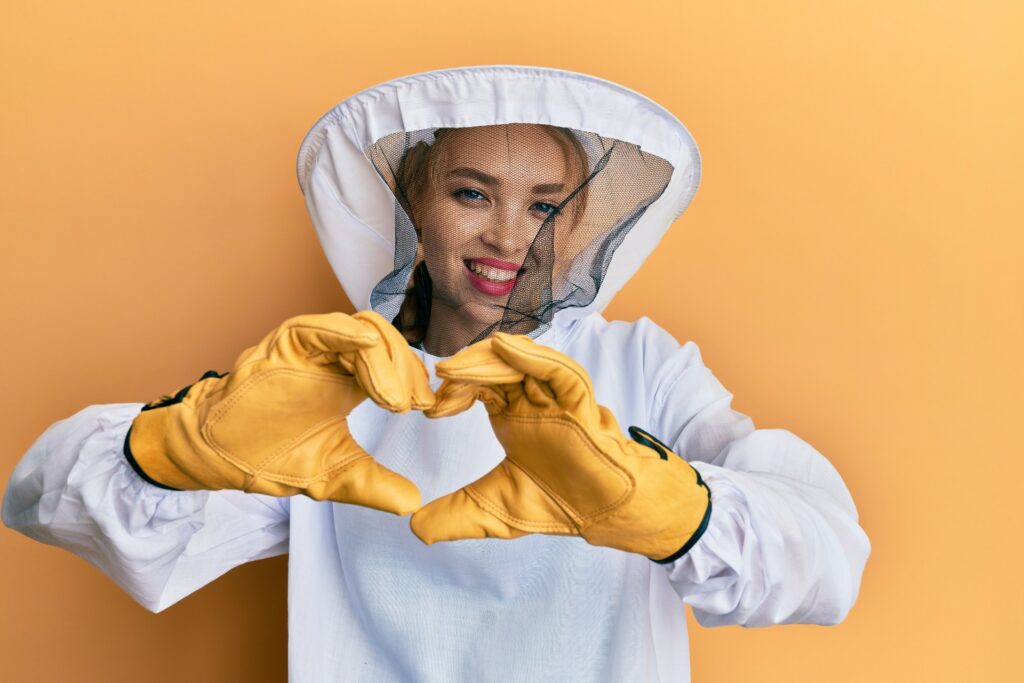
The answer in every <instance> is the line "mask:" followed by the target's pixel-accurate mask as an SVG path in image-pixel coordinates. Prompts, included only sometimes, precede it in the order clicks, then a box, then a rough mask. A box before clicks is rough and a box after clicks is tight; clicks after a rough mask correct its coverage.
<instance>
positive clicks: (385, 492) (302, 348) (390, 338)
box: [125, 312, 434, 514]
mask: <svg viewBox="0 0 1024 683" xmlns="http://www.w3.org/2000/svg"><path fill="white" fill-rule="evenodd" d="M367 397H369V398H371V399H372V400H373V401H374V402H375V403H377V404H378V405H380V406H382V407H384V408H387V409H388V410H391V411H394V412H405V411H408V410H409V409H411V408H415V409H423V408H426V407H429V406H431V405H433V403H434V394H433V391H431V389H430V385H429V384H428V375H427V371H426V369H425V368H424V367H423V364H422V363H421V362H420V360H419V358H417V357H416V356H415V355H414V354H413V353H412V352H411V350H410V349H409V345H408V344H407V343H406V341H405V339H403V338H402V335H401V334H399V332H398V331H397V330H396V329H395V328H394V327H393V326H392V325H391V324H390V323H388V322H387V321H386V320H384V318H382V317H381V316H379V315H377V314H376V313H373V312H360V313H356V314H355V315H347V314H345V313H328V314H326V315H301V316H297V317H295V318H291V319H289V320H287V321H285V322H284V323H283V324H282V325H280V326H279V327H278V328H277V329H275V330H274V331H273V332H271V333H270V334H268V335H267V336H266V337H265V338H264V339H263V341H261V342H260V343H259V344H258V345H256V346H253V347H251V348H249V349H247V350H245V351H244V352H243V353H242V354H241V355H240V356H239V357H238V359H237V360H236V361H235V366H234V368H233V369H232V370H231V372H230V373H227V374H225V375H222V376H218V375H217V373H215V372H208V373H206V374H205V375H204V376H203V378H201V379H200V381H198V382H196V383H195V384H193V385H191V386H190V387H186V388H185V389H182V390H181V391H180V392H178V394H177V395H176V396H175V397H173V398H172V397H166V398H165V399H164V400H162V401H158V402H155V403H150V404H148V405H147V406H146V407H145V408H143V409H142V412H141V413H139V415H138V416H137V417H136V418H135V419H134V420H133V422H132V427H131V429H130V430H129V432H128V437H127V438H126V439H125V455H126V456H127V457H128V459H129V461H130V462H132V463H133V465H134V466H135V467H136V469H137V470H140V474H143V476H144V477H146V478H147V479H148V480H149V481H150V482H152V483H154V484H157V485H159V486H163V487H165V488H175V489H190V490H197V489H208V490H216V489H240V490H242V491H248V492H255V493H265V494H269V495H272V496H291V495H295V494H299V493H302V494H305V495H307V496H309V497H310V498H314V499H316V500H333V501H337V502H341V503H355V504H358V505H364V506H367V507H371V508H376V509H378V510H385V511H387V512H393V513H396V514H407V513H409V512H412V511H413V510H416V509H417V508H419V506H420V492H419V489H417V488H416V486H415V485H414V484H413V483H412V482H410V481H409V480H407V479H405V478H404V477H402V476H400V475H398V474H396V473H395V472H393V471H391V470H389V469H387V468H386V467H383V466H382V465H379V464H377V463H376V462H375V461H374V460H373V458H372V457H371V456H370V454H369V453H367V452H366V451H364V450H363V449H362V448H361V447H360V446H359V444H357V443H356V442H355V440H354V439H353V438H352V435H351V434H350V433H349V430H348V423H347V420H346V418H347V416H348V414H349V412H350V411H351V410H352V409H353V408H355V407H356V406H357V405H358V404H359V403H361V402H362V401H363V400H364V399H366V398H367Z"/></svg>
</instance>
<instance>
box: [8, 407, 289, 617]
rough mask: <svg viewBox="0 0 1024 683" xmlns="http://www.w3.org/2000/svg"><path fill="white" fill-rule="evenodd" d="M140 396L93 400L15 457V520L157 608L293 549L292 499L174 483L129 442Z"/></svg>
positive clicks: (11, 496) (11, 509) (11, 488)
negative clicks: (134, 458)
mask: <svg viewBox="0 0 1024 683" xmlns="http://www.w3.org/2000/svg"><path fill="white" fill-rule="evenodd" d="M141 408H142V404H141V403H124V404H108V405H94V406H89V407H87V408H85V409H83V410H81V411H79V412H78V413H76V414H74V415H72V416H71V417H69V418H66V419H64V420H60V421H59V422H56V423H54V424H53V425H51V426H50V427H49V428H48V429H47V430H46V431H45V432H44V433H43V434H42V435H41V436H40V437H39V438H38V439H37V440H36V442H35V443H34V444H33V445H32V446H31V447H30V448H29V450H28V452H27V453H26V454H25V456H24V457H23V458H22V459H21V461H20V462H19V463H18V465H17V467H15V470H14V472H13V474H12V475H11V478H10V480H9V482H8V485H7V491H6V492H5V494H4V499H3V521H4V524H6V525H7V526H8V527H10V528H12V529H15V530H17V531H20V532H21V533H23V534H25V535H26V536H29V537H31V538H34V539H36V540H38V541H41V542H43V543H48V544H51V545H55V546H58V547H61V548H65V549H66V550H70V551H71V552H73V553H75V554H76V555H78V556H80V557H82V558H83V559H85V560H87V561H88V562H90V563H92V564H93V565H95V566H96V567H98V568H99V569H100V570H101V571H102V572H103V573H105V574H106V575H107V576H108V577H110V578H111V579H112V580H113V581H115V582H116V583H117V584H118V585H119V586H121V588H123V589H124V590H125V591H126V592H127V593H129V594H130V595H131V596H132V597H133V598H134V599H135V600H136V601H138V602H139V603H140V604H142V605H143V606H144V607H146V608H147V609H149V610H150V611H153V612H159V611H161V610H163V609H165V608H166V607H168V606H170V605H172V604H174V603H175V602H177V601H178V600H180V599H181V598H183V597H185V596H186V595H188V594H190V593H192V592H194V591H196V590H198V589H199V588H201V587H202V586H204V585H206V584H207V583H209V582H210V581H213V580H214V579H216V578H217V577H218V576H221V575H222V574H224V573H225V572H227V571H228V570H230V569H232V568H233V567H236V566H238V565H240V564H242V563H244V562H248V561H250V560H258V559H262V558H266V557H272V556H274V555H280V554H282V553H285V552H287V550H288V519H289V505H288V499H278V498H271V497H268V496H260V495H254V494H246V493H243V492H241V491H168V490H165V489H161V488H159V487H156V486H153V485H151V484H148V483H147V482H145V481H144V480H143V479H142V478H141V477H140V476H139V475H138V474H136V472H135V471H134V470H133V469H132V468H131V466H130V465H129V464H128V462H127V460H126V459H125V457H124V455H123V452H122V447H123V444H124V439H125V435H126V434H127V432H128V428H129V427H130V426H131V422H132V420H133V418H134V417H135V416H136V415H138V413H139V410H140V409H141Z"/></svg>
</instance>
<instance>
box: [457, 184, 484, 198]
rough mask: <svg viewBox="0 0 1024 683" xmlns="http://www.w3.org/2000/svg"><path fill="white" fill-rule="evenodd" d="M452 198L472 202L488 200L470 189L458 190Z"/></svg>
mask: <svg viewBox="0 0 1024 683" xmlns="http://www.w3.org/2000/svg"><path fill="white" fill-rule="evenodd" d="M452 196H453V197H457V198H460V199H471V200H479V199H487V198H486V197H485V196H484V195H483V194H482V193H481V192H478V191H477V190H474V189H472V188H468V187H464V188H462V189H461V190H456V191H455V192H453V193H452Z"/></svg>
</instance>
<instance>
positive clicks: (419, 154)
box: [392, 124, 589, 344]
mask: <svg viewBox="0 0 1024 683" xmlns="http://www.w3.org/2000/svg"><path fill="white" fill-rule="evenodd" d="M529 125H536V126H540V127H542V128H543V129H544V130H546V131H547V132H548V133H549V134H550V135H551V136H552V137H553V138H554V139H555V141H556V142H558V143H559V145H561V147H562V150H563V152H565V156H566V160H567V161H568V162H569V167H570V170H571V172H572V176H573V177H574V178H576V179H577V182H576V183H575V185H574V190H573V194H572V195H570V197H571V202H570V204H571V208H570V210H569V211H568V212H567V213H568V214H569V215H570V216H571V217H572V219H571V225H572V226H576V225H578V224H579V222H580V221H581V220H582V217H583V214H584V212H585V211H586V204H587V190H588V187H587V184H586V181H587V180H588V175H589V158H588V156H587V152H586V150H585V149H584V148H583V145H582V144H580V142H579V140H578V139H577V138H576V136H575V135H574V134H573V132H572V131H571V130H569V129H568V128H560V127H557V126H551V125H547V124H529ZM453 130H457V129H454V128H438V129H437V130H436V131H434V142H433V143H427V142H423V141H421V142H417V143H416V144H415V145H413V146H412V147H410V148H409V149H408V150H406V151H405V153H404V154H403V155H402V158H401V161H400V162H399V164H398V169H397V171H396V173H395V186H396V187H395V196H396V197H397V198H398V201H399V203H400V204H401V205H402V208H403V209H405V212H406V214H407V215H408V216H409V218H410V219H411V220H412V223H413V227H414V228H415V229H416V236H417V238H418V239H419V245H418V246H417V249H416V260H415V265H414V266H413V269H412V275H411V276H410V278H409V286H408V288H407V289H406V292H405V298H404V299H403V300H402V305H401V307H400V308H399V311H398V315H396V316H395V319H394V320H393V321H392V324H393V325H394V326H395V327H396V328H397V329H398V331H399V332H401V333H402V335H403V336H404V337H405V338H406V340H407V341H408V342H409V343H411V344H420V343H422V342H423V339H424V338H425V337H426V334H427V326H428V325H429V324H430V306H431V302H432V298H433V283H432V281H431V279H430V273H429V272H428V271H427V263H426V261H425V260H424V258H423V236H422V234H421V233H420V228H419V226H418V225H417V224H416V216H415V209H414V207H415V206H416V205H417V204H418V202H419V200H420V199H421V198H422V196H423V194H424V193H425V192H426V191H427V189H429V188H430V187H431V186H432V185H433V184H434V183H435V182H436V181H437V162H438V158H439V157H440V154H439V153H438V151H439V149H440V148H441V145H439V144H438V142H441V141H443V139H444V138H445V137H446V136H447V135H448V134H450V133H451V131H453Z"/></svg>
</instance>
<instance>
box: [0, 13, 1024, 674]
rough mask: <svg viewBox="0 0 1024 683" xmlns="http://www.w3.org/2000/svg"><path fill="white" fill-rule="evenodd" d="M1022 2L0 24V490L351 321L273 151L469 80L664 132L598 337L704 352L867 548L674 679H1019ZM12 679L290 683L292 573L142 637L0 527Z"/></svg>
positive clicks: (5, 640) (256, 577)
mask: <svg viewBox="0 0 1024 683" xmlns="http://www.w3.org/2000/svg"><path fill="white" fill-rule="evenodd" d="M1022 18H1024V13H1022V10H1021V3H1018V2H1013V1H1012V0H1007V1H1005V2H978V1H974V2H968V1H966V0H964V1H962V2H952V1H949V0H946V1H939V2H935V1H924V0H903V1H895V2H894V1H893V0H862V1H860V2H820V1H818V2H812V1H810V0H807V1H804V2H796V1H792V0H785V1H783V0H758V1H745V2H735V1H729V2H699V3H698V2H682V1H677V2H660V3H653V2H628V3H625V2H620V1H618V0H614V1H613V0H590V1H576V2H552V1H551V0H545V1H543V2H537V1H535V0H516V1H515V2H505V3H497V4H495V3H484V2H453V1H452V0H434V1H430V2H424V3H411V2H408V3H405V5H404V6H403V5H401V4H398V3H394V2H391V3H382V2H358V3H357V2H351V3H347V2H325V1H323V0H317V1H315V2H304V3H283V2H276V3H275V2H265V1H264V2H253V1H248V2H241V1H239V2H198V1H193V2H161V3H156V2H142V3H129V2H111V1H109V0H100V1H97V0H93V1H91V2H68V1H61V2H41V1H29V0H19V1H16V2H15V1H12V0H5V2H3V3H2V5H0V73H2V78H0V81H2V90H0V194H2V201H0V230H2V249H0V292H2V309H0V315H2V321H3V322H2V325H3V331H4V334H3V335H0V368H2V387H3V391H2V392H0V420H2V425H3V428H2V429H0V445H2V448H0V477H2V481H3V482H4V483H6V480H7V477H8V476H9V475H10V472H11V470H12V469H13V467H14V465H15V463H16V462H17V461H18V459H19V458H20V457H21V455H22V454H23V453H24V452H25V450H26V449H27V448H28V446H29V445H30V444H31V442H32V441H33V440H34V439H35V438H36V437H37V436H38V435H39V434H41V433H42V431H43V430H44V429H45V428H46V427H47V426H48V425H49V424H51V423H52V422H54V421H55V420H57V419H60V418H62V417H65V416H67V415H70V414H71V413H73V412H75V411H77V410H78V409H79V408H81V407H84V406H85V405H88V404H93V403H113V402H122V401H144V400H152V399H153V398H156V397H157V396H158V395H160V394H162V393H166V392H168V391H169V390H175V389H177V388H178V387H180V386H184V384H187V383H188V382H191V381H193V380H194V379H195V377H197V376H198V373H200V372H202V371H204V370H206V369H209V368H218V369H222V370H223V369H227V368H228V367H229V366H230V363H231V361H232V360H233V359H234V358H235V356H236V355H237V354H238V352H239V351H241V350H242V349H243V348H245V347H247V346H249V345H251V344H252V343H255V341H257V340H258V339H259V338H260V337H261V336H262V335H263V334H264V333H265V332H266V331H268V330H270V329H271V328H272V327H274V326H275V325H277V324H278V323H279V322H281V321H282V320H284V319H285V318H286V317H289V316H291V315H294V314H298V313H303V312H326V311H329V310H333V309H342V310H349V309H348V306H349V304H348V303H347V302H346V301H345V299H344V298H343V296H342V294H341V293H340V289H339V287H338V285H337V283H336V281H335V280H334V277H333V275H332V274H331V272H330V270H329V268H328V267H327V265H326V260H325V259H324V257H323V255H322V253H321V251H320V249H319V246H318V244H317V242H316V239H315V237H314V233H313V230H312V228H311V226H310V224H309V221H308V218H307V216H306V214H305V211H304V207H303V202H302V197H301V194H300V192H299V190H298V187H297V184H296V182H295V178H294V172H293V162H294V157H295V152H296V150H297V148H298V145H299V142H300V141H301V139H302V135H303V134H304V133H305V132H306V130H307V129H308V127H309V126H310V125H311V124H312V123H313V122H314V121H315V120H316V118H317V117H318V116H319V115H320V114H322V113H323V112H324V111H326V110H327V109H328V108H329V107H330V106H332V105H333V104H335V103H336V102H337V101H339V100H341V99H343V98H344V97H346V96H347V95H349V94H352V93H353V92H355V91H357V90H359V89H362V88H364V87H366V86H369V85H372V84H374V83H377V82H380V81H382V80H386V79H389V78H393V77H396V76H400V75H404V74H408V73H413V72H418V71H423V70H428V69H434V68H441V67H446V66H455V65H465V64H494V63H523V64H536V65H542V66H554V67H560V68H566V69H573V70H578V71H584V72H589V73H592V74H595V75H597V76H601V77H604V78H608V79H611V80H614V81H617V82H621V83H623V84H625V85H627V86H629V87H631V88H633V89H636V90H639V91H640V92H642V93H644V94H647V95H649V96H650V97H652V98H654V99H655V100H657V101H658V102H661V103H662V104H664V105H666V106H667V107H668V108H669V109H671V110H672V111H673V112H675V113H676V114H677V115H678V116H679V118H680V119H682V121H683V122H684V123H685V124H686V125H687V126H688V127H689V128H690V130H691V131H692V132H693V134H694V136H695V137H696V139H697V141H698V143H699V145H700V148H701V151H702V154H703V160H704V180H703V184H702V187H701V189H700V191H699V192H698V194H697V197H696V199H695V201H694V203H693V205H692V206H691V208H690V209H689V211H688V212H687V213H686V214H685V215H684V217H683V218H682V219H681V220H680V221H679V222H678V223H677V225H676V226H675V227H674V228H673V230H672V231H671V232H670V233H669V236H668V237H667V238H666V239H665V241H664V242H663V243H662V245H661V246H660V248H659V249H658V251H657V252H656V253H655V254H654V255H653V256H652V258H651V259H650V260H649V262H648V264H647V265H646V267H645V268H644V270H643V271H642V272H641V274H640V275H639V276H637V277H636V278H635V279H634V280H633V281H632V282H631V283H630V284H629V285H628V286H627V288H626V289H625V290H624V291H623V292H622V294H621V295H620V296H619V297H618V299H617V300H616V301H615V302H614V303H613V305H612V306H611V307H610V309H609V311H608V313H609V315H610V317H618V318H624V319H634V318H636V317H638V316H640V315H649V316H650V317H652V318H653V319H654V320H655V321H657V322H658V323H659V324H661V325H662V326H663V327H666V328H667V329H668V330H670V331H671V332H672V333H674V334H675V335H676V336H677V337H678V338H679V339H680V340H684V339H693V340H695V341H696V342H697V343H698V344H699V345H700V347H701V349H702V351H703V354H704V360H705V362H706V363H707V364H708V366H709V367H711V369H712V370H713V371H714V372H715V374H716V375H717V376H718V377H719V379H721V381H722V382H723V383H724V384H725V386H726V387H727V388H729V389H730V390H731V391H732V392H733V393H734V394H735V396H736V398H735V402H734V406H735V407H736V408H737V409H739V410H741V411H743V412H745V413H747V414H749V415H751V416H752V417H753V418H754V420H755V422H756V423H757V424H758V426H761V427H784V428H787V429H790V430H791V431H793V432H794V433H796V434H798V435H800V436H801V437H803V438H804V439H806V440H807V441H809V442H810V443H812V444H813V445H814V446H815V447H817V448H818V449H819V450H820V451H822V452H823V453H824V454H826V455H827V456H828V457H829V458H830V459H831V461H832V462H833V463H834V464H835V465H836V467H837V468H838V469H839V471H840V472H841V473H842V475H843V476H844V478H845V480H846V482H847V484H848V485H849V487H850V489H851V491H852V493H853V496H854V499H855V500H856V502H857V504H858V507H859V509H860V514H861V519H862V523H863V526H864V527H865V529H866V530H867V532H868V534H869V536H870V538H871V541H872V544H873V553H872V555H871V558H870V560H869V562H868V566H867V571H866V573H865V577H864V582H863V585H862V588H861V595H860V599H859V600H858V602H857V604H856V605H855V607H854V609H853V611H852V612H851V613H850V615H849V617H848V618H847V620H846V621H845V622H844V623H843V624H841V625H839V626H836V627H831V628H823V627H817V626H786V627H777V628H771V629H749V630H748V629H740V628H735V627H734V628H721V629H702V628H700V627H699V626H698V625H697V624H696V622H695V621H693V620H692V617H691V621H690V624H691V643H690V647H691V654H692V658H693V673H694V680H695V681H699V682H702V683H710V682H714V681H719V682H725V681H730V682H732V681H758V682H759V683H768V682H771V681H787V682H788V681H833V682H847V681H850V682H852V681H906V680H920V681H1011V680H1014V681H1019V680H1024V673H1022V671H1024V667H1022V666H1021V664H1020V663H1019V662H1018V661H1016V660H1017V659H1018V658H1019V652H1014V653H1012V654H1013V655H1015V661H1013V662H1011V650H1010V648H1011V646H1016V647H1017V649H1018V650H1019V643H1020V640H1021V637H1022V635H1024V633H1022V615H1024V598H1022V595H1024V589H1022V587H1021V575H1022V569H1021V562H1022V560H1024V553H1022V551H1021V547H1020V546H1021V536H1022V534H1021V522H1022V521H1024V520H1022V515H1021V512H1020V509H1021V505H1022V502H1024V500H1022V496H1021V495H1020V490H1021V485H1022V482H1024V465H1022V460H1024V458H1022V456H1024V449H1022V447H1021V441H1020V426H1021V424H1022V422H1024V420H1022V415H1021V412H1022V411H1021V408H1022V401H1021V398H1020V397H1021V389H1022V382H1024V373H1022V369H1024V368H1022V365H1024V364H1022V360H1021V349H1022V347H1024V320H1022V318H1024V305H1022V295H1024V281H1022V280H1024V274H1022V273H1024V267H1022V265H1021V258H1022V255H1024V238H1022V229H1024V220H1022V215H1021V213H1022V212H1021V209H1020V206H1021V201H1022V194H1024V193H1022V182H1021V181H1022V175H1024V174H1022V170H1021V169H1022V160H1024V144H1022V137H1024V136H1022V123H1021V122H1022V121H1024V107H1022V99H1024V97H1022V83H1024V52H1022V48H1021V44H1022V41H1024V22H1022ZM0 555H2V561H0V596H2V602H0V609H2V619H0V678H3V680H5V681H63V680H75V681H129V680H131V681H135V680H140V675H141V674H143V673H144V674H145V675H146V676H147V680H152V681H172V680H185V679H186V677H187V678H189V679H191V680H198V681H241V680H284V679H285V671H286V649H285V648H286V637H287V629H286V613H285V605H286V596H285V586H286V569H287V563H286V559H285V558H277V559H273V560H269V561H265V562H260V563H256V564H253V565H248V566H245V567H242V568H240V569H238V570H236V571H234V572H232V573H230V574H229V575H227V576H225V577H223V578H222V579H221V580H219V581H217V582H215V583H214V584H211V585H210V586H208V587H207V588H205V589H203V590H202V591H200V592H198V593H196V594H195V595H193V596H191V597H189V598H187V599H186V600H185V601H183V602H181V603H179V604H178V605H176V606H174V607H172V608H170V609H169V610H167V611H166V612H164V613H162V614H160V615H152V614H150V613H148V612H146V611H145V610H144V609H143V608H141V607H139V606H138V605H136V604H135V603H134V602H132V601H131V599H130V598H128V597H127V596H126V595H125V594H123V593H122V592H121V591H120V590H119V589H118V588H117V587H116V586H114V585H113V584H112V583H111V582H109V581H108V580H107V579H106V578H105V577H103V576H102V575H101V574H100V573H99V572H98V571H96V570H94V569H93V568H91V567H90V566H89V565H87V564H86V563H85V562H84V561H82V560H79V559H77V558H75V557H74V556H72V555H71V554H69V553H67V552H64V551H58V550H55V549H53V548H50V547H47V546H43V545H41V544H38V543H35V542H33V541H30V540H29V539H27V538H25V537H22V536H21V535H19V534H16V533H14V532H11V531H9V530H6V529H2V530H0Z"/></svg>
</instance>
